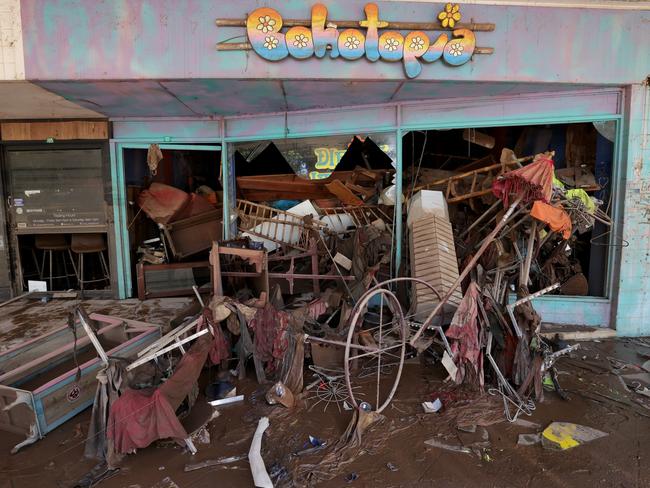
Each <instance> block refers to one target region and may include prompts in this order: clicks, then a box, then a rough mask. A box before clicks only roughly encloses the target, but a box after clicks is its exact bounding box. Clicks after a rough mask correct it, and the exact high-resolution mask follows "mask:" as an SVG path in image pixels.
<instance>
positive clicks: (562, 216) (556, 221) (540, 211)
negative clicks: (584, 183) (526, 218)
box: [530, 201, 571, 239]
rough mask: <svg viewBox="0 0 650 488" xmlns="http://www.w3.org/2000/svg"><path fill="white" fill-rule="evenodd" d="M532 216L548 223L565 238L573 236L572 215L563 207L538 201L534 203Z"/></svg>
mask: <svg viewBox="0 0 650 488" xmlns="http://www.w3.org/2000/svg"><path fill="white" fill-rule="evenodd" d="M530 216H531V217H534V218H536V219H537V220H539V221H541V222H544V223H546V224H548V225H549V226H550V227H551V230H553V231H555V232H561V233H562V237H563V238H564V239H568V238H569V237H571V217H569V214H567V213H566V212H565V211H564V209H563V208H561V207H553V206H552V205H549V204H547V203H544V202H540V201H536V202H535V203H533V208H532V209H531V211H530Z"/></svg>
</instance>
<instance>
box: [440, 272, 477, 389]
mask: <svg viewBox="0 0 650 488" xmlns="http://www.w3.org/2000/svg"><path fill="white" fill-rule="evenodd" d="M480 299H481V297H480V293H479V290H478V286H477V284H476V282H474V281H472V282H471V283H470V284H469V287H468V288H467V292H465V296H464V297H463V299H462V300H461V302H460V305H459V306H458V309H457V310H456V313H455V314H454V317H453V318H452V319H451V325H450V326H449V329H448V330H447V332H446V333H445V335H446V336H447V338H448V339H451V341H450V342H451V351H452V353H453V356H454V359H455V362H456V366H458V372H457V373H456V378H452V379H453V380H454V381H455V382H456V384H461V383H462V382H463V381H464V380H465V379H466V377H467V373H468V369H469V368H471V369H473V370H474V373H475V375H476V377H477V378H478V383H479V385H480V386H481V388H482V387H483V384H484V377H483V354H482V353H481V336H482V333H481V324H480V323H479V320H478V300H480Z"/></svg>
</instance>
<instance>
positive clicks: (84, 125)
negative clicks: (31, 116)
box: [0, 120, 109, 141]
mask: <svg viewBox="0 0 650 488" xmlns="http://www.w3.org/2000/svg"><path fill="white" fill-rule="evenodd" d="M108 137H109V128H108V122H107V121H102V120H96V121H90V120H67V121H61V122H3V123H2V124H1V125H0V139H1V140H3V141H45V140H47V139H50V138H52V139H55V140H59V141H70V140H102V139H108Z"/></svg>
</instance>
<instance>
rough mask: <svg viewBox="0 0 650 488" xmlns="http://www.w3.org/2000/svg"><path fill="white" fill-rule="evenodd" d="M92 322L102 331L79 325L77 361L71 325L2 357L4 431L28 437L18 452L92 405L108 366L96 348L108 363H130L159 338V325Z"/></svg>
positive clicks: (99, 318) (0, 418)
mask: <svg viewBox="0 0 650 488" xmlns="http://www.w3.org/2000/svg"><path fill="white" fill-rule="evenodd" d="M89 317H90V319H91V320H93V321H94V325H96V326H97V328H96V331H95V333H94V334H91V335H90V336H89V335H88V334H86V333H85V332H84V325H83V324H81V323H77V324H76V325H75V330H76V336H77V340H76V361H75V340H74V334H73V333H72V329H71V328H70V327H69V326H67V325H64V326H62V327H59V328H57V329H55V330H53V331H51V332H48V333H47V334H44V335H41V336H39V337H35V338H33V339H30V340H27V341H25V342H23V343H21V344H19V345H17V346H15V347H13V348H11V349H9V350H7V351H5V352H3V353H1V354H0V430H4V431H7V432H13V433H18V434H24V435H25V436H26V440H25V441H24V442H21V443H20V444H19V445H17V446H16V448H14V450H17V449H19V448H20V447H23V446H25V445H28V444H31V443H33V442H36V441H37V440H39V439H41V438H43V437H44V436H45V435H46V434H47V433H48V432H51V431H52V430H54V429H55V428H57V427H58V426H59V425H61V424H63V423H64V422H66V421H67V420H69V419H71V418H72V417H74V416H75V415H77V414H78V413H80V412H82V411H83V410H85V409H86V408H88V407H89V406H91V405H92V404H93V400H94V397H95V389H96V385H97V380H96V375H97V372H98V370H99V369H100V368H101V367H102V366H103V361H102V358H101V357H100V356H101V355H100V354H98V352H97V351H96V349H95V347H94V346H93V343H98V344H99V345H100V347H101V348H102V349H103V350H105V351H106V353H105V355H106V356H107V357H108V356H110V357H119V358H125V359H129V358H133V357H135V355H136V353H137V352H138V351H139V350H140V349H142V348H143V347H145V346H146V345H148V344H150V343H152V342H153V341H155V340H156V339H158V338H159V337H160V327H159V326H157V325H153V324H148V323H144V322H138V321H136V320H128V319H122V318H119V317H111V316H108V315H101V314H96V313H93V314H90V316H89ZM76 363H78V364H79V367H78V368H77V366H76Z"/></svg>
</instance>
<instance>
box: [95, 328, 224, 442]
mask: <svg viewBox="0 0 650 488" xmlns="http://www.w3.org/2000/svg"><path fill="white" fill-rule="evenodd" d="M211 338H212V336H211V335H210V334H205V335H203V336H201V337H199V338H198V339H197V340H196V341H194V343H193V344H192V347H190V349H189V350H188V351H187V353H185V355H184V356H183V357H182V358H181V360H180V361H179V362H178V364H177V365H176V368H175V369H174V374H172V375H171V376H170V377H169V378H168V379H167V381H165V382H164V383H163V384H162V385H160V386H159V387H158V388H157V389H155V390H153V389H149V390H131V389H127V390H126V392H125V393H124V394H123V395H122V396H121V397H120V398H118V400H117V401H116V402H115V403H113V404H112V405H111V409H110V413H109V417H108V432H107V436H108V438H109V439H113V441H114V443H115V449H116V451H117V452H118V453H121V454H126V453H128V452H133V450H135V449H137V448H143V447H147V446H148V445H149V444H151V443H152V442H153V441H155V440H158V439H167V438H172V439H175V440H176V441H178V442H179V443H180V444H182V443H183V440H184V439H186V438H187V437H188V435H187V432H185V429H184V428H183V426H182V425H181V423H180V422H179V421H178V418H177V417H176V413H175V412H176V409H177V408H178V407H179V406H180V405H181V403H182V402H183V400H184V399H185V397H187V396H188V395H189V393H190V391H191V390H192V388H193V387H194V384H195V383H196V381H197V379H198V377H199V375H200V374H201V370H202V369H203V365H204V364H205V360H206V358H207V356H208V351H209V349H210V347H211V345H212V340H211Z"/></svg>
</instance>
